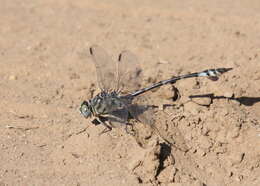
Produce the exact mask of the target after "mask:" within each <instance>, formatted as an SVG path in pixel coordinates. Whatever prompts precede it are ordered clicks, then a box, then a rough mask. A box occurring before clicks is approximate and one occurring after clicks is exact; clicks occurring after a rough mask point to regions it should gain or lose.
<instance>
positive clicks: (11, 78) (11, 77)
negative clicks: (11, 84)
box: [9, 75, 18, 80]
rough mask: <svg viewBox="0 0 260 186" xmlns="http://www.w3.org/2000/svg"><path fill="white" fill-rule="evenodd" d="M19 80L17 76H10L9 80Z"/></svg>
mask: <svg viewBox="0 0 260 186" xmlns="http://www.w3.org/2000/svg"><path fill="white" fill-rule="evenodd" d="M17 79H18V78H17V76H15V75H10V76H9V80H17Z"/></svg>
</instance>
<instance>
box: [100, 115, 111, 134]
mask: <svg viewBox="0 0 260 186" xmlns="http://www.w3.org/2000/svg"><path fill="white" fill-rule="evenodd" d="M96 120H97V121H98V122H99V123H100V124H102V125H104V126H105V128H104V130H103V131H102V132H100V133H99V135H102V134H105V133H107V132H110V131H111V130H112V127H111V126H110V125H109V123H108V121H107V119H106V118H105V117H101V116H100V117H98V118H96Z"/></svg>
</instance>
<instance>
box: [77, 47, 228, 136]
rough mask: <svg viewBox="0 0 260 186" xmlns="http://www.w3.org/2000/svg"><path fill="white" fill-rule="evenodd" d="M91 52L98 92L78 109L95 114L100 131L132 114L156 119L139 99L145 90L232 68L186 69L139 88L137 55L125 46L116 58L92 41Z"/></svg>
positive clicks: (124, 123)
mask: <svg viewBox="0 0 260 186" xmlns="http://www.w3.org/2000/svg"><path fill="white" fill-rule="evenodd" d="M89 52H90V56H91V57H92V61H93V63H94V65H95V67H96V75H97V83H98V86H99V88H100V90H101V91H100V93H98V94H97V95H96V96H94V97H93V98H91V99H89V100H85V101H83V102H82V104H81V106H80V109H79V110H80V112H81V114H82V115H83V116H84V117H85V118H94V120H93V121H92V123H93V124H95V125H98V124H103V125H104V126H105V129H104V131H103V132H102V133H104V132H108V131H111V130H112V129H113V128H116V127H118V126H125V127H126V128H127V126H128V125H131V124H130V123H129V120H130V119H131V118H133V119H136V120H137V121H140V122H141V123H144V124H147V125H150V126H153V125H154V122H155V120H154V119H153V118H152V115H153V114H151V111H152V110H153V106H151V105H149V104H147V103H146V102H145V101H142V99H141V98H142V97H145V96H144V93H146V92H148V91H150V90H153V89H155V88H158V87H161V86H163V85H166V84H173V83H175V82H177V81H179V80H183V79H187V78H195V77H208V78H210V79H212V80H217V79H218V77H219V76H220V75H222V74H223V73H225V72H228V71H230V70H232V68H216V69H208V70H204V71H201V72H195V73H189V74H184V75H180V76H177V77H173V78H170V79H167V80H162V81H159V82H157V83H155V84H152V85H150V86H147V87H145V88H141V87H140V85H141V81H142V69H141V68H140V64H139V61H138V59H137V57H136V56H135V55H134V54H133V53H132V52H130V51H128V50H125V51H122V52H121V53H120V54H119V57H118V60H117V61H113V60H112V58H111V56H110V55H109V54H108V53H107V52H106V51H105V50H104V49H103V48H102V47H100V46H98V45H93V46H91V47H90V49H89Z"/></svg>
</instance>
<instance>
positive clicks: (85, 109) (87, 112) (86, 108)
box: [79, 101, 92, 118]
mask: <svg viewBox="0 0 260 186" xmlns="http://www.w3.org/2000/svg"><path fill="white" fill-rule="evenodd" d="M79 111H80V113H81V114H82V115H83V116H84V117H85V118H89V117H90V116H91V115H92V112H91V108H90V105H89V102H88V101H83V103H82V104H81V106H80V108H79Z"/></svg>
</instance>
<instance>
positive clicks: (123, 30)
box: [0, 0, 260, 186]
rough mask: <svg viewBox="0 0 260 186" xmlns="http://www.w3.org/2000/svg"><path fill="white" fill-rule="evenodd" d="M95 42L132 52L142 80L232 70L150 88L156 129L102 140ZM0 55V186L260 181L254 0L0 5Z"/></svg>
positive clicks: (259, 34)
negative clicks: (95, 118) (91, 112)
mask: <svg viewBox="0 0 260 186" xmlns="http://www.w3.org/2000/svg"><path fill="white" fill-rule="evenodd" d="M93 44H98V45H100V46H102V47H103V48H105V49H106V50H107V51H108V53H109V54H111V56H112V57H113V58H114V59H117V56H118V54H119V53H120V52H121V51H122V50H125V49H128V50H130V51H132V52H133V53H134V54H136V56H138V59H139V61H140V64H141V67H142V69H143V72H144V78H143V86H148V85H149V84H151V83H154V82H157V81H160V80H163V79H167V78H170V77H173V76H177V75H181V74H186V73H190V72H197V71H202V70H206V69H209V68H220V67H227V68H228V67H233V70H232V71H230V72H227V73H225V74H224V75H223V76H221V77H220V78H219V80H218V81H211V80H209V79H207V78H193V79H187V80H181V81H178V82H177V83H175V84H173V85H168V86H165V87H161V88H159V89H157V90H156V91H153V92H151V93H150V94H149V96H147V98H148V99H149V101H150V103H151V104H152V105H153V106H156V108H157V109H158V111H157V112H156V113H155V114H154V115H153V118H154V119H155V121H156V122H155V125H156V127H157V129H158V131H159V132H158V131H157V132H155V131H154V130H151V128H149V127H148V126H147V125H145V124H142V123H140V122H138V121H134V120H133V121H131V122H133V124H134V127H133V130H135V131H137V132H136V133H135V134H132V135H131V134H127V133H126V132H125V130H124V128H116V129H113V130H112V131H111V132H110V133H105V134H103V135H99V134H100V132H101V131H102V130H103V129H104V127H103V126H102V125H97V126H95V125H93V124H92V123H91V120H89V119H85V118H84V117H83V116H81V115H80V113H79V110H78V109H79V106H80V104H81V102H82V101H83V100H87V99H89V98H91V97H92V96H94V95H95V94H97V93H98V92H99V88H98V85H97V82H96V73H95V67H94V65H93V63H92V61H91V56H90V54H89V53H88V49H89V47H90V46H91V45H93ZM0 56H1V59H0V99H1V102H0V109H1V112H0V185H1V186H7V185H8V186H9V185H69V186H71V185H75V186H79V185H107V186H110V185H111V186H112V185H113V186H114V185H126V186H130V185H169V186H181V185H182V186H184V185H195V186H202V185H208V186H211V185H217V186H220V185H228V186H229V185H230V186H237V185H243V186H244V185H250V186H251V185H260V124H259V122H260V1H259V0H251V1H243V0H237V1H233V0H219V1H214V0H200V1H198V0H184V1H177V0H164V1H155V0H143V1H139V0H132V1H126V0H100V1H94V0H86V1H83V0H75V1H68V0H67V1H66V0H57V1H52V0H44V1H40V0H34V1H31V0H24V1H20V0H12V1H10V0H0ZM176 90H178V92H179V93H178V96H176ZM176 98H178V99H176ZM133 135H135V136H133ZM166 141H168V142H170V143H167V142H166Z"/></svg>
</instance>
